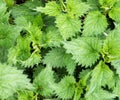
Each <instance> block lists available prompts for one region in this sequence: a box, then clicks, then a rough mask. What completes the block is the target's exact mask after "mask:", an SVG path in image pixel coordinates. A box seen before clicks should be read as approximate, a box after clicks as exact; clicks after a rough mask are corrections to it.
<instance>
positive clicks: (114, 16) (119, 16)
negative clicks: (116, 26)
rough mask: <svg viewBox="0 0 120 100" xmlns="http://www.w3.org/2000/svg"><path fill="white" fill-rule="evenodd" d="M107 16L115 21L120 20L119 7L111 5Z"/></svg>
mask: <svg viewBox="0 0 120 100" xmlns="http://www.w3.org/2000/svg"><path fill="white" fill-rule="evenodd" d="M109 16H110V18H112V19H113V20H115V21H116V22H120V7H119V8H118V7H113V8H112V9H111V10H110V12H109Z"/></svg>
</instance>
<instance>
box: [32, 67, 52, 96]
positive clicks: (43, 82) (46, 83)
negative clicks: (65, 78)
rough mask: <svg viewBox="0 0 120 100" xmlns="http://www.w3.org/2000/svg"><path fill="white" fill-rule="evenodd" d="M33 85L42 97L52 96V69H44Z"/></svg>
mask: <svg viewBox="0 0 120 100" xmlns="http://www.w3.org/2000/svg"><path fill="white" fill-rule="evenodd" d="M33 85H34V86H35V88H36V92H37V93H39V94H40V95H42V96H50V95H51V94H52V93H53V86H54V76H53V71H52V69H51V68H50V67H46V68H45V69H43V70H42V71H41V72H40V73H39V74H38V76H36V77H35V79H34V82H33Z"/></svg>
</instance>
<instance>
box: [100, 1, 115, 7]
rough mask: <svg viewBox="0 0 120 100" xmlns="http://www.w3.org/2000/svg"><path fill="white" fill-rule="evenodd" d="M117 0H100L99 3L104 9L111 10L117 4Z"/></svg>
mask: <svg viewBox="0 0 120 100" xmlns="http://www.w3.org/2000/svg"><path fill="white" fill-rule="evenodd" d="M115 2H116V0H99V3H100V5H101V6H102V7H104V8H106V9H107V8H111V7H112V6H113V5H114V4H115Z"/></svg>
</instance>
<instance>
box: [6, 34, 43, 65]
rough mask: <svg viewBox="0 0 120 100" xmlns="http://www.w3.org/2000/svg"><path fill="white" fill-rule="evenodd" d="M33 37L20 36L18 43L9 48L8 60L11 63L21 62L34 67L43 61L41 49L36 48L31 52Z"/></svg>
mask: <svg viewBox="0 0 120 100" xmlns="http://www.w3.org/2000/svg"><path fill="white" fill-rule="evenodd" d="M30 43H31V38H30V37H29V36H28V37H24V38H23V37H19V38H18V39H17V45H16V46H14V47H12V48H11V49H10V50H9V54H8V62H9V64H13V65H16V64H17V63H19V64H21V66H24V67H33V66H34V65H35V64H38V63H39V62H40V61H41V55H40V54H39V53H40V51H39V50H37V49H36V50H34V51H33V52H32V53H31V48H30Z"/></svg>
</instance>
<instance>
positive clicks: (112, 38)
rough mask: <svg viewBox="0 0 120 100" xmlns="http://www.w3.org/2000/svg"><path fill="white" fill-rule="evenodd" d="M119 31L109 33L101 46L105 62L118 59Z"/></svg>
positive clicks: (119, 56) (119, 48) (119, 57)
mask: <svg viewBox="0 0 120 100" xmlns="http://www.w3.org/2000/svg"><path fill="white" fill-rule="evenodd" d="M119 32H120V31H119V29H115V30H114V31H112V32H111V33H109V35H108V37H107V38H106V40H105V41H104V45H103V57H104V59H105V60H106V61H107V62H110V61H112V60H117V59H120V34H119Z"/></svg>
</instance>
